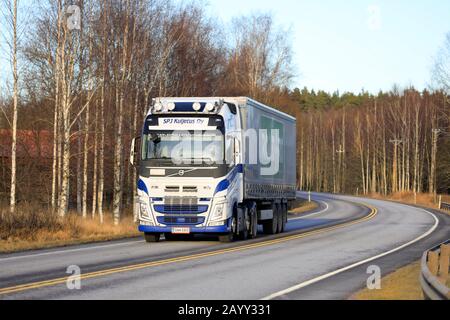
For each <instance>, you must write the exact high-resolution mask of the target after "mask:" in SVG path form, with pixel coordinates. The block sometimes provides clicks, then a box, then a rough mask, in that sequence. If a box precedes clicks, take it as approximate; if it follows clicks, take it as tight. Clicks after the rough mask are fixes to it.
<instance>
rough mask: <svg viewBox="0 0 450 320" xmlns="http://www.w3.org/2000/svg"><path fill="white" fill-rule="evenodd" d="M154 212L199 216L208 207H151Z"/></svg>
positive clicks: (182, 205)
mask: <svg viewBox="0 0 450 320" xmlns="http://www.w3.org/2000/svg"><path fill="white" fill-rule="evenodd" d="M153 208H154V209H155V211H156V212H159V213H165V214H200V213H205V212H206V211H208V206H201V205H198V204H191V205H189V204H162V205H155V206H153Z"/></svg>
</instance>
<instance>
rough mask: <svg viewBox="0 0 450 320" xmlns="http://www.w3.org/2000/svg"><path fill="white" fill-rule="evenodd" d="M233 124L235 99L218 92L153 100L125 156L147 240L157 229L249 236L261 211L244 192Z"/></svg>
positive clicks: (237, 122)
mask: <svg viewBox="0 0 450 320" xmlns="http://www.w3.org/2000/svg"><path fill="white" fill-rule="evenodd" d="M241 124H242V119H241V113H240V112H239V106H238V105H237V104H236V103H234V102H233V101H227V100H226V99H221V98H157V99H154V100H153V103H152V106H151V107H150V109H149V112H148V114H147V115H146V118H145V121H144V125H143V128H142V132H141V137H139V138H138V139H133V142H132V154H131V156H130V161H131V162H132V164H133V165H134V166H135V167H136V170H137V171H138V181H137V199H136V203H135V210H136V213H137V217H138V221H139V231H141V232H143V233H144V235H145V239H146V241H147V242H158V241H159V239H160V236H161V235H162V234H164V236H165V238H166V240H173V239H178V238H181V237H183V236H184V237H186V235H194V234H202V233H203V234H212V235H217V236H219V239H220V240H221V241H225V242H229V241H233V240H234V239H236V238H240V239H245V238H251V237H255V236H256V234H257V225H258V223H259V222H261V221H262V220H261V218H264V217H263V216H262V215H261V212H262V211H261V210H260V211H259V218H258V211H257V206H258V203H257V202H255V201H249V200H247V199H245V198H244V163H243V162H244V157H243V152H242V151H243V148H244V143H243V134H242V125H241ZM280 206H281V203H280ZM280 210H281V209H280ZM286 210H287V209H286ZM266 211H267V210H266ZM286 215H287V214H286ZM269 218H270V215H269ZM272 218H274V216H273V214H272ZM277 219H278V218H277ZM278 220H280V219H278ZM284 220H285V219H284ZM280 224H283V222H282V221H281V220H280ZM279 229H281V227H279ZM280 231H281V230H280ZM275 232H276V231H275Z"/></svg>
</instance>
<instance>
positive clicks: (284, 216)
mask: <svg viewBox="0 0 450 320" xmlns="http://www.w3.org/2000/svg"><path fill="white" fill-rule="evenodd" d="M281 208H282V210H281V212H282V216H283V219H282V227H281V232H284V230H285V229H286V223H287V216H288V208H287V204H286V203H283V204H282V205H281Z"/></svg>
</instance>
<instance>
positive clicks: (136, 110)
mask: <svg viewBox="0 0 450 320" xmlns="http://www.w3.org/2000/svg"><path fill="white" fill-rule="evenodd" d="M138 104H139V84H138V82H136V98H135V101H134V112H133V135H135V134H136V130H137V119H138V115H139V113H138ZM131 185H132V190H133V192H132V199H131V203H132V204H133V206H134V201H135V200H134V199H136V197H137V172H136V169H135V168H133V179H132V181H131ZM133 213H134V222H137V220H138V216H137V212H136V210H133Z"/></svg>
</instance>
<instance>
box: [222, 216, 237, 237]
mask: <svg viewBox="0 0 450 320" xmlns="http://www.w3.org/2000/svg"><path fill="white" fill-rule="evenodd" d="M236 225H237V221H236V216H235V215H233V218H232V219H231V231H230V232H228V233H226V234H221V235H219V241H220V242H224V243H229V242H233V241H234V240H235V238H236V234H235V231H236Z"/></svg>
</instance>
